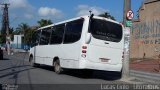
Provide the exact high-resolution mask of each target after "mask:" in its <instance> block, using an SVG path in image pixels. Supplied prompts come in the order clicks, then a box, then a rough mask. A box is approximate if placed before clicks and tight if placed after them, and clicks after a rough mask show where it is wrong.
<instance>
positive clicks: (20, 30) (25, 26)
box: [15, 23, 30, 34]
mask: <svg viewBox="0 0 160 90" xmlns="http://www.w3.org/2000/svg"><path fill="white" fill-rule="evenodd" d="M29 28H30V27H29V25H28V24H26V23H21V24H19V25H18V27H17V28H16V31H15V34H25V31H27V30H29Z"/></svg>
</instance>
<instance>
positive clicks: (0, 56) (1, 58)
mask: <svg viewBox="0 0 160 90" xmlns="http://www.w3.org/2000/svg"><path fill="white" fill-rule="evenodd" d="M0 60H3V50H2V48H1V47H0Z"/></svg>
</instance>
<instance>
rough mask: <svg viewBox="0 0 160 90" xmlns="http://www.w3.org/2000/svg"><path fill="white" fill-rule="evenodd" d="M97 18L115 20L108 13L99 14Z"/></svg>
mask: <svg viewBox="0 0 160 90" xmlns="http://www.w3.org/2000/svg"><path fill="white" fill-rule="evenodd" d="M98 16H100V17H105V18H110V19H112V20H116V19H115V18H114V17H113V16H112V15H110V13H108V12H105V13H103V14H100V15H98Z"/></svg>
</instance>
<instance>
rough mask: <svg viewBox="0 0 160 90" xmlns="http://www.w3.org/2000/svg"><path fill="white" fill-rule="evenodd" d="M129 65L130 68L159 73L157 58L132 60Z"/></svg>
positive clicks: (159, 67)
mask: <svg viewBox="0 0 160 90" xmlns="http://www.w3.org/2000/svg"><path fill="white" fill-rule="evenodd" d="M129 66H130V69H131V70H136V71H144V72H150V73H159V74H160V72H159V70H160V66H159V60H149V59H146V60H132V61H131V62H130V65H129Z"/></svg>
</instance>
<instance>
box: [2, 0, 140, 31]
mask: <svg viewBox="0 0 160 90" xmlns="http://www.w3.org/2000/svg"><path fill="white" fill-rule="evenodd" d="M123 1H124V0H0V3H5V2H7V3H10V5H9V22H10V27H14V29H15V28H16V27H17V26H18V24H20V23H27V24H28V25H30V26H36V25H37V21H39V20H40V19H51V20H52V22H53V23H56V22H59V21H63V20H67V19H70V18H74V17H78V16H82V15H89V10H92V12H93V13H94V14H95V15H98V14H101V13H104V12H109V13H110V14H111V15H112V16H114V17H115V18H116V20H117V21H119V22H120V21H122V20H123ZM131 2H132V3H131V6H132V10H133V12H134V17H135V18H136V15H137V10H138V9H139V7H140V6H141V4H142V2H143V0H131ZM0 10H1V11H0V28H1V26H2V23H1V21H2V9H0Z"/></svg>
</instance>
